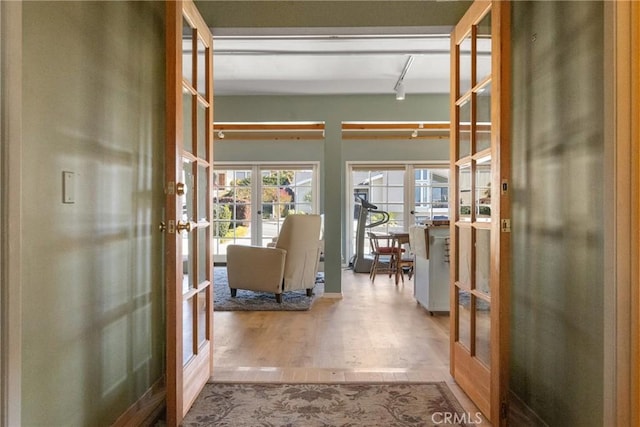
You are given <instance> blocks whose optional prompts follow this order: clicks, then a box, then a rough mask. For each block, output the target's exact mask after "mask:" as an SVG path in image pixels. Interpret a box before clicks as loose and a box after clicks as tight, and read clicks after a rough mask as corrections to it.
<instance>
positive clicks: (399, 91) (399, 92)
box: [396, 82, 405, 101]
mask: <svg viewBox="0 0 640 427" xmlns="http://www.w3.org/2000/svg"><path fill="white" fill-rule="evenodd" d="M404 96H405V93H404V83H403V82H399V83H398V84H397V85H396V100H398V101H402V100H404Z"/></svg>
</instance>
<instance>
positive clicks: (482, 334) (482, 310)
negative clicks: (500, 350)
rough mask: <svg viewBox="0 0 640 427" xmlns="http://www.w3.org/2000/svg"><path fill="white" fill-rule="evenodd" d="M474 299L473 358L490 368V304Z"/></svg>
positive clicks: (480, 299)
mask: <svg viewBox="0 0 640 427" xmlns="http://www.w3.org/2000/svg"><path fill="white" fill-rule="evenodd" d="M474 298H475V303H476V304H475V306H476V307H475V308H476V309H475V313H474V316H475V331H476V333H475V338H476V341H475V356H476V357H477V358H478V359H479V360H480V361H481V362H482V363H483V364H484V365H485V366H487V367H489V366H491V303H490V302H488V301H486V300H484V299H483V298H478V297H476V296H474Z"/></svg>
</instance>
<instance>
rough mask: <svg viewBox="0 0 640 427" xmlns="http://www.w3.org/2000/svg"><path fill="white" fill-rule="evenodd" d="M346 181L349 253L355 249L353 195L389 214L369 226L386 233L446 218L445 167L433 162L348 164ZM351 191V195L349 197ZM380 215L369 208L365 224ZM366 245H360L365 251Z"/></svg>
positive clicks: (446, 171)
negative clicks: (386, 218) (383, 220)
mask: <svg viewBox="0 0 640 427" xmlns="http://www.w3.org/2000/svg"><path fill="white" fill-rule="evenodd" d="M348 176H349V178H348V180H349V182H348V183H347V185H348V188H347V194H348V195H350V196H349V198H348V200H347V202H348V203H347V210H348V213H347V215H348V216H349V217H350V218H352V222H351V224H350V228H349V233H350V236H351V240H350V247H349V248H348V252H349V254H350V255H349V256H350V257H351V256H352V255H354V253H355V251H356V250H357V246H358V242H356V230H357V217H356V216H355V210H356V207H355V197H359V198H362V199H364V200H366V201H368V202H370V203H372V204H374V205H376V206H377V207H378V210H380V211H384V212H387V213H388V214H389V221H388V222H387V223H384V224H381V225H378V226H376V227H374V228H372V229H371V231H373V232H377V233H381V234H388V233H390V232H402V231H407V230H408V229H409V226H410V225H413V224H425V223H429V222H431V221H434V220H447V219H449V169H448V165H445V164H442V165H439V164H437V163H433V164H419V163H399V164H379V165H366V164H361V165H360V164H352V165H350V166H349V174H348ZM351 195H353V197H351ZM381 218H382V216H381V214H379V213H376V212H373V213H369V215H368V216H367V224H370V223H374V222H376V221H378V220H380V219H381ZM369 250H370V248H369V245H368V244H365V245H364V246H363V251H364V253H365V254H369Z"/></svg>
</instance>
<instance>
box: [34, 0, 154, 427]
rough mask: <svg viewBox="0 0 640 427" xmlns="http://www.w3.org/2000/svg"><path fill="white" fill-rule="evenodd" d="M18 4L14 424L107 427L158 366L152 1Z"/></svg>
mask: <svg viewBox="0 0 640 427" xmlns="http://www.w3.org/2000/svg"><path fill="white" fill-rule="evenodd" d="M23 8H24V9H23V11H24V15H23V18H24V19H23V37H24V41H23V43H24V44H23V55H24V60H23V71H24V76H23V77H24V80H23V84H24V86H23V107H24V109H23V124H24V126H23V162H22V166H23V174H22V182H23V189H22V190H23V192H22V194H23V196H22V202H23V208H24V212H23V220H22V224H24V230H23V242H22V247H23V250H24V252H23V261H24V265H23V266H22V284H23V287H22V297H23V301H22V309H23V319H22V334H23V346H22V355H23V360H22V425H25V426H36V425H39V426H62V425H65V426H106V425H110V424H111V423H113V421H115V419H116V418H117V417H118V416H119V415H121V414H122V413H123V412H124V411H125V410H126V409H127V408H128V407H129V406H130V405H131V404H133V403H134V402H135V401H136V400H137V399H138V398H139V397H140V396H141V395H142V394H143V393H144V392H145V391H146V390H147V389H148V388H149V387H150V385H151V384H153V383H154V382H155V381H157V380H158V379H159V378H160V377H161V376H162V375H163V370H164V360H163V357H164V356H163V354H164V352H163V348H164V326H163V325H164V320H163V316H164V315H163V312H164V305H163V301H164V298H163V288H164V286H163V283H162V282H163V277H162V240H161V237H160V234H159V232H158V231H157V226H158V224H159V221H160V219H161V213H162V207H163V200H164V197H163V192H162V177H163V169H164V166H163V146H164V123H165V120H164V90H165V89H164V62H165V61H164V6H163V4H162V3H160V2H82V1H79V2H57V1H55V2H24V3H23ZM63 171H73V172H74V173H75V177H76V182H75V196H76V202H75V203H74V204H63V203H62V172H63Z"/></svg>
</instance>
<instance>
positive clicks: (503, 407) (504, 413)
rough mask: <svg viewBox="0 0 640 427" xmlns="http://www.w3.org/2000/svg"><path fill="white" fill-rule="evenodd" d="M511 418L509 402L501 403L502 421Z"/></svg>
mask: <svg viewBox="0 0 640 427" xmlns="http://www.w3.org/2000/svg"><path fill="white" fill-rule="evenodd" d="M508 416H509V402H506V401H503V402H500V419H503V420H506V419H507V417H508Z"/></svg>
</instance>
